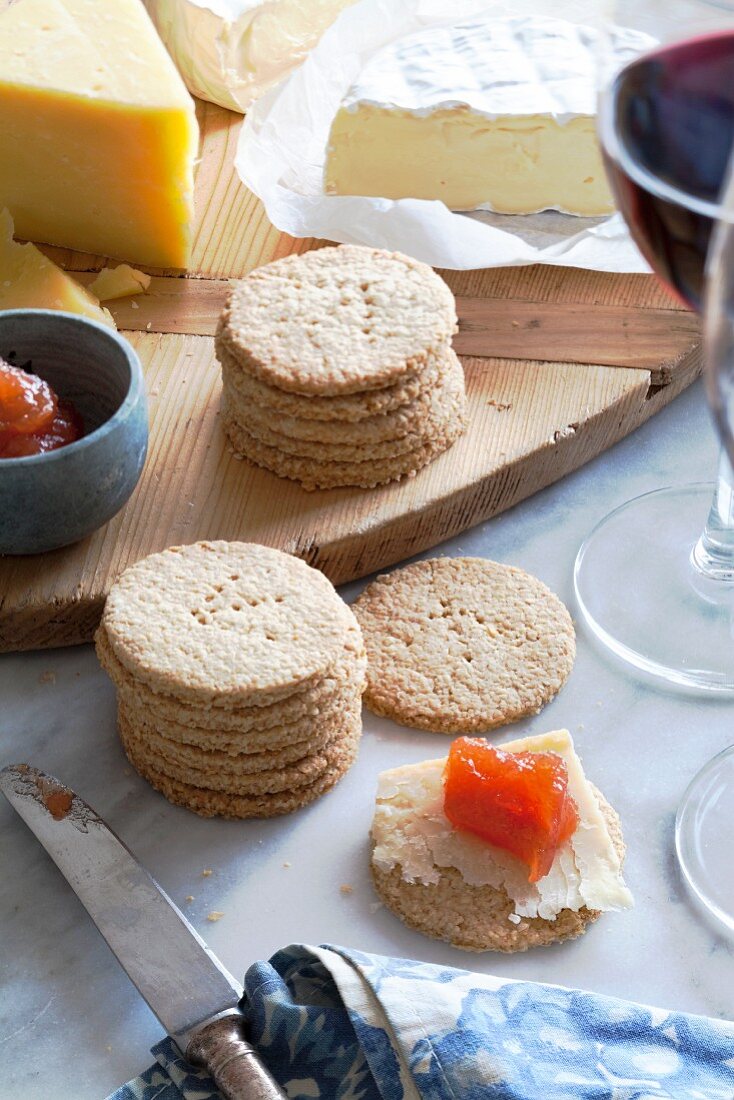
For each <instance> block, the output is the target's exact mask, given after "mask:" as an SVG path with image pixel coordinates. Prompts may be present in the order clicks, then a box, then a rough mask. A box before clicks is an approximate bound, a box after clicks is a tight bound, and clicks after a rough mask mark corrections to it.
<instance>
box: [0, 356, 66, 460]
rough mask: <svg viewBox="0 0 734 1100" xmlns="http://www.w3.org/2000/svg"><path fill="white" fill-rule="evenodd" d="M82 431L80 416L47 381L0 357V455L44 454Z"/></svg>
mask: <svg viewBox="0 0 734 1100" xmlns="http://www.w3.org/2000/svg"><path fill="white" fill-rule="evenodd" d="M82 435H83V426H82V421H81V417H80V416H79V414H78V413H77V411H76V410H75V409H74V407H73V405H72V404H71V403H70V402H68V401H60V400H59V399H58V397H57V396H56V394H55V393H54V392H53V390H52V389H51V387H50V386H49V384H48V382H44V380H43V379H42V378H39V377H38V376H37V375H35V374H29V373H28V372H27V371H25V370H22V369H21V368H20V367H14V366H12V365H11V364H10V363H6V362H5V360H4V359H0V458H22V457H24V456H26V455H37V454H44V453H45V452H46V451H55V450H57V449H58V448H59V447H65V446H66V445H67V443H73V442H74V441H75V440H77V439H80V438H81V437H82Z"/></svg>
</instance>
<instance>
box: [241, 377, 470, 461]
mask: <svg viewBox="0 0 734 1100" xmlns="http://www.w3.org/2000/svg"><path fill="white" fill-rule="evenodd" d="M223 392H224V394H225V396H226V407H227V410H228V412H229V415H230V416H231V417H232V418H233V419H234V420H235V421H236V422H237V423H238V424H241V425H242V426H243V427H244V428H245V430H246V431H247V432H249V434H250V435H252V436H254V438H255V439H258V440H259V441H260V442H261V443H266V444H267V445H268V446H269V447H275V448H276V450H279V451H283V452H285V453H286V454H291V455H294V456H296V457H298V458H313V459H316V460H317V461H319V462H364V461H366V460H368V461H370V462H376V461H379V460H381V459H385V458H394V457H396V456H397V455H400V454H405V452H406V451H413V450H415V449H416V447H421V446H423V445H424V444H425V443H430V442H431V440H433V439H435V438H437V437H438V436H439V435H440V434H441V432H442V431H443V429H444V426H445V425H446V424H452V423H454V422H455V421H456V419H457V418H458V417H463V415H464V411H465V407H466V393H465V390H464V371H463V369H462V366H461V363H460V362H459V360H458V359H457V358H456V356H454V362H453V363H452V364H451V365H450V366H449V367H447V369H446V371H445V373H444V375H443V377H442V379H441V382H440V384H439V385H438V386H436V387H434V389H433V390H431V391H430V392H429V393H428V394H426V395H425V400H424V401H422V402H421V403H420V415H416V418H415V420H413V422H412V423H411V421H410V418H407V417H403V416H402V413H400V414H393V416H392V417H388V416H384V417H373V418H372V419H370V420H362V421H360V422H359V423H358V424H322V423H320V422H318V421H308V420H305V421H296V420H294V419H293V418H286V417H277V418H275V420H273V419H272V417H268V416H266V417H265V418H262V417H261V416H259V415H258V413H257V410H256V407H255V406H253V405H251V404H249V403H248V402H247V401H243V400H242V399H241V397H240V396H239V395H238V394H237V393H236V392H235V390H234V388H233V387H232V386H230V385H229V382H228V381H227V379H226V378H225V379H224V381H223ZM418 404H419V403H417V402H416V403H414V406H415V405H418ZM382 421H388V422H390V424H392V426H393V428H394V430H395V431H396V432H399V433H400V434H398V435H394V436H390V435H389V434H387V432H388V431H389V430H390V429H389V428H388V429H386V428H385V426H384V424H383V423H381V422H382ZM314 424H315V425H316V431H315V433H313V437H312V438H308V436H309V435H311V434H312V429H313V426H314ZM299 425H306V438H304V437H302V436H298V435H290V434H289V432H290V428H293V429H294V430H295V431H296V432H298V431H301V430H302V429H301V427H299ZM336 429H341V432H337V431H336ZM332 435H333V438H332Z"/></svg>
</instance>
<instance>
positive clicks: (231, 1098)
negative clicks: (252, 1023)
mask: <svg viewBox="0 0 734 1100" xmlns="http://www.w3.org/2000/svg"><path fill="white" fill-rule="evenodd" d="M186 1058H187V1060H188V1061H189V1062H193V1064H194V1065H196V1066H201V1067H202V1068H203V1069H205V1070H206V1071H207V1072H208V1073H209V1074H210V1076H211V1077H213V1078H214V1081H215V1082H216V1085H217V1088H218V1089H219V1091H220V1092H221V1094H222V1096H223V1097H224V1100H286V1095H285V1093H284V1092H283V1090H282V1089H281V1087H280V1085H279V1084H278V1083H277V1081H275V1080H274V1079H273V1078H272V1077H271V1076H270V1074H269V1073H268V1071H267V1069H266V1068H265V1066H264V1065H263V1064H262V1062H261V1061H260V1058H259V1056H258V1054H257V1051H256V1050H255V1048H254V1047H253V1046H251V1045H250V1043H248V1042H247V1039H246V1038H245V1022H244V1019H243V1017H242V1016H240V1015H239V1014H238V1013H234V1014H232V1015H231V1016H223V1017H221V1018H220V1019H218V1020H214V1021H213V1022H212V1023H210V1024H207V1025H206V1027H203V1028H202V1029H201V1031H200V1032H199V1033H198V1034H197V1035H195V1036H194V1038H193V1039H192V1040H191V1042H190V1043H189V1045H188V1047H187V1049H186Z"/></svg>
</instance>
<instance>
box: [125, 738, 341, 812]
mask: <svg viewBox="0 0 734 1100" xmlns="http://www.w3.org/2000/svg"><path fill="white" fill-rule="evenodd" d="M123 748H124V749H125V753H126V755H127V758H128V760H129V761H130V763H131V764H132V766H133V767H134V768H135V770H136V771H137V772H138V773H139V774H140V775H141V776H142V777H143V779H145V780H147V782H148V783H150V785H151V786H152V787H154V788H155V789H156V790H157V791H160V793H161V794H162V795H163V796H164V797H165V798H167V799H168V801H169V802H172V803H174V805H177V806H184V807H185V808H186V809H187V810H191V811H192V812H193V813H196V814H199V815H200V816H201V817H225V818H251V817H278V816H280V815H281V814H289V813H293V812H294V811H295V810H300V809H302V808H303V807H304V806H307V805H309V803H311V802H315V801H316V799H317V798H320V797H321V795H322V794H326V792H327V791H329V790H331V788H332V787H334V786H335V785H336V784H337V783H338V782H339V780H340V779H342V778H343V776H344V775H346V773H347V772H348V771H349V769H350V768H351V766H352V764H353V763H354V761H355V760H356V759H357V754H358V751H359V739H356V740H355V741H354V743H353V744H351V745H349V746H347V747H345V748H343V750H342V751H341V752H340V753H339V752H337V753H335V755H334V759H333V761H332V762H331V764H330V766H329V767H328V768H327V769H326V771H325V772H324V773H323V774H322V775H321V776H320V777H319V778H318V779H316V780H315V781H314V782H313V783H310V784H307V785H305V786H303V787H296V788H294V789H292V790H290V791H281V792H278V793H276V794H243V795H233V794H228V793H227V792H226V791H212V790H208V789H207V788H206V787H197V786H194V784H192V783H183V782H181V781H180V780H177V779H171V778H170V777H169V776H167V775H164V774H163V772H161V771H159V770H158V769H157V768H156V767H155V765H154V764H152V763H151V762H150V761H149V760H147V759H143V758H141V757H138V755H137V754H136V752H135V749H134V748H133V747H132V746H127V745H125V744H124V743H123Z"/></svg>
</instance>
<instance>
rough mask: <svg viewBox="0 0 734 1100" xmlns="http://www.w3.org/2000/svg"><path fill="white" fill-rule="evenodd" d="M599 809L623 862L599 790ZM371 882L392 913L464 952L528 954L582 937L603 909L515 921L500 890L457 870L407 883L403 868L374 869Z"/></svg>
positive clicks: (615, 820) (611, 814)
mask: <svg viewBox="0 0 734 1100" xmlns="http://www.w3.org/2000/svg"><path fill="white" fill-rule="evenodd" d="M596 795H597V798H598V800H599V805H600V807H601V810H602V813H603V814H604V818H605V820H606V823H607V827H608V829H609V833H610V835H611V837H612V841H613V843H614V848H615V850H616V852H617V855H618V856H619V859H620V861H623V859H624V854H625V846H624V841H623V839H622V829H621V825H620V821H619V817H618V815H617V813H616V811H615V810H614V809H612V807H611V806H610V805H609V803H608V802H607V801H606V799H605V798H604V797H603V796H602V795H601V793H600V792H599V791H596ZM371 870H372V880H373V882H374V884H375V889H376V891H377V893H378V894H379V896H380V898H381V899H382V901H383V902H384V903H385V905H386V906H387V908H388V909H390V910H391V912H393V913H395V915H396V916H397V917H399V918H400V920H401V921H403V923H404V924H407V925H408V927H409V928H414V929H415V930H416V931H417V932H422V933H423V935H424V936H430V938H431V939H435V940H444V941H445V942H446V943H450V944H452V945H453V946H454V947H459V948H461V949H462V950H463V951H503V952H506V953H511V952H517V951H528V950H529V949H530V948H532V947H549V946H550V945H551V944H554V943H562V942H563V940H571V939H575V938H576V937H577V936H581V935H583V933H584V932H585V931H586V929H587V928H588V927H589V925H590V924H593V923H594V921H596V920H598V919H599V917H600V916H601V913H600V911H599V910H598V909H587V908H586V907H584V908H582V909H579V910H573V909H562V910H561V911H560V912H559V913H558V915H557V916H556V917H555V919H553V920H546V919H544V918H543V917H520V918H519V919H518V920H517V922H516V923H515V922H513V921H512V919H511V918H512V913H513V910H514V905H513V902H512V900H511V899H510V897H509V896H508V894H507V893H506V892H505V890H503V889H502V888H501V887H500V888H498V887H496V886H490V885H484V886H472V885H470V884H469V883H467V882H465V881H464V879H463V878H462V876H461V873H460V872H459V871H458V870H457V869H456V868H455V867H439V868H437V869H436V870H437V873H438V876H439V878H438V882H436V883H422V882H406V880H405V879H404V878H403V876H402V873H401V868H400V866H395V867H393V868H391V869H389V870H387V869H385V868H382V867H379V866H378V865H377V864H375V862H374V861H373V862H372V864H371Z"/></svg>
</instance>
